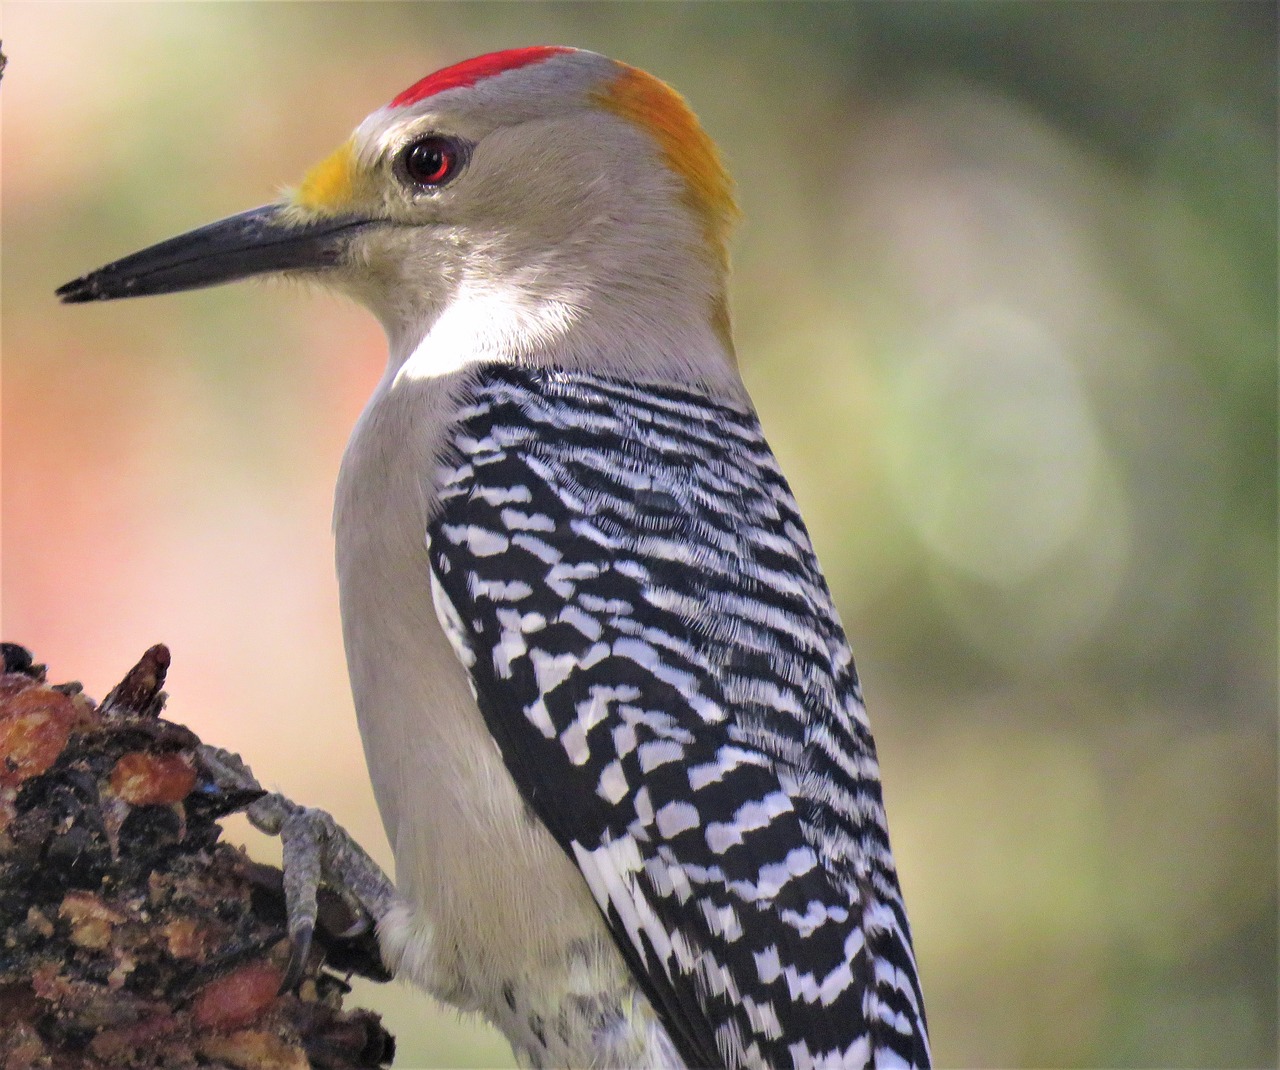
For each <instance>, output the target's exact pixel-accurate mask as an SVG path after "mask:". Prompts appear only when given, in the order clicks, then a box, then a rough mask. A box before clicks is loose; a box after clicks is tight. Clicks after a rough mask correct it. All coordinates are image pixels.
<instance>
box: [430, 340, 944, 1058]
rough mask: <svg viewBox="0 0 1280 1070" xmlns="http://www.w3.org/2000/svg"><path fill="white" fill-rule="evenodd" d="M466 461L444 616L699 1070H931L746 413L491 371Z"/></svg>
mask: <svg viewBox="0 0 1280 1070" xmlns="http://www.w3.org/2000/svg"><path fill="white" fill-rule="evenodd" d="M452 443H453V446H454V448H455V454H454V456H453V457H452V459H451V460H450V462H449V463H448V464H446V466H445V470H444V472H443V474H442V489H441V497H440V511H439V512H438V514H437V515H436V517H435V519H434V520H433V521H432V523H431V525H430V528H429V532H428V541H429V550H430V560H431V566H432V577H431V579H432V584H433V591H434V594H435V598H436V605H437V609H438V611H439V613H440V615H441V618H442V620H443V621H444V623H445V627H446V630H447V631H448V632H449V634H450V638H451V640H452V642H453V644H454V646H455V649H457V651H458V653H459V656H460V657H461V658H462V660H463V662H464V663H465V664H466V665H467V668H468V670H469V671H470V674H471V679H472V682H473V685H474V688H475V692H476V696H477V699H478V702H479V706H480V709H481V711H482V712H483V714H484V717H485V720H486V722H487V724H488V726H489V729H490V730H491V731H492V733H493V735H494V737H495V739H496V740H497V742H498V744H499V746H500V748H501V750H502V754H503V758H504V759H505V761H506V765H507V767H508V768H509V770H510V772H511V775H512V776H513V777H514V778H515V781H516V783H517V785H518V786H519V789H520V791H521V793H522V795H523V797H524V798H525V800H526V801H527V802H528V803H529V805H530V807H531V808H532V809H533V811H534V812H535V813H536V814H537V815H538V817H539V818H540V819H541V820H542V821H543V822H544V823H545V824H546V826H547V828H548V829H549V830H550V831H551V833H552V834H553V835H554V836H555V838H556V839H557V840H558V841H559V843H560V844H561V846H562V847H563V848H564V850H565V851H566V852H567V853H568V854H569V856H570V857H571V858H572V859H573V860H574V861H575V862H576V863H577V865H578V866H579V868H580V869H581V870H582V872H583V875H584V876H585V877H586V880H587V882H588V884H589V886H590V888H591V891H592V893H593V895H594V896H595V899H596V901H597V903H598V904H599V905H600V908H601V910H602V911H603V912H604V915H605V917H606V920H607V922H608V925H609V928H610V930H611V931H612V934H613V937H614V939H615V941H616V943H617V945H618V947H619V948H620V950H621V951H622V954H623V956H624V957H625V959H626V960H627V962H628V964H629V966H630V968H631V970H632V972H633V974H634V975H635V978H636V980H637V982H638V984H639V986H640V987H641V988H642V990H643V991H644V992H645V993H646V995H647V996H648V997H649V999H650V1001H651V1003H652V1005H653V1007H654V1009H655V1011H656V1012H657V1014H658V1015H659V1017H660V1018H661V1020H662V1022H663V1024H664V1025H665V1027H666V1028H667V1031H668V1032H669V1034H670V1036H671V1038H672V1040H673V1042H674V1043H675V1045H676V1047H677V1048H678V1049H679V1051H680V1053H681V1055H682V1057H683V1058H684V1059H685V1061H686V1062H687V1064H688V1065H689V1066H690V1067H710V1066H730V1067H737V1066H761V1067H763V1066H769V1067H787V1066H794V1067H810V1066H812V1067H835V1066H839V1067H852V1066H869V1065H881V1066H885V1065H902V1064H914V1065H927V1063H928V1061H929V1048H928V1040H927V1034H926V1025H925V1013H924V1002H923V997H922V995H921V990H920V984H919V980H918V976H917V971H916V964H915V958H914V955H913V952H912V947H911V936H910V929H909V927H908V923H907V915H906V910H905V908H904V906H903V902H902V895H901V892H900V890H899V887H898V881H897V875H896V872H895V869H894V863H893V858H892V855H891V854H890V850H889V838H888V831H887V828H886V824H885V816H884V810H883V807H882V803H881V793H880V782H879V775H878V766H877V763H876V756H875V745H874V743H873V741H872V738H871V732H870V729H869V728H868V725H867V720H866V715H865V712H864V710H863V705H862V700H861V695H860V692H859V686H858V678H857V674H856V672H855V669H854V665H853V657H852V654H851V653H850V650H849V645H848V642H847V640H846V639H845V636H844V632H843V630H842V628H841V626H840V623H839V620H838V618H837V615H836V611H835V608H834V606H833V605H832V602H831V596H830V593H829V592H828V590H827V586H826V583H825V581H824V580H823V577H822V574H821V572H820V571H819V568H818V563H817V561H816V559H815V557H814V553H813V549H812V547H811V546H810V543H809V539H808V536H807V534H806V532H805V528H804V524H803V523H802V521H801V519H800V515H799V512H798V510H797V507H796V504H795V501H794V500H793V498H792V496H791V492H790V490H789V489H788V487H787V483H786V480H785V479H784V478H783V476H782V473H781V472H780V471H779V469H778V466H777V462H776V461H775V459H774V457H773V454H772V453H771V451H770V449H769V446H768V444H767V443H766V442H765V440H764V437H763V435H762V433H761V430H760V426H759V423H758V421H757V419H756V417H755V414H754V413H753V412H751V411H750V410H749V409H747V408H739V407H735V406H732V405H728V404H725V403H723V402H718V401H712V400H710V399H709V398H708V397H706V396H705V395H703V394H700V393H696V392H692V391H689V390H682V389H676V388H672V387H669V386H653V385H635V384H632V383H626V382H623V381H621V380H617V379H610V378H604V377H597V376H590V375H585V374H582V373H576V372H575V373H568V372H560V371H548V370H533V369H527V368H520V367H515V366H511V365H499V364H494V365H486V366H485V367H484V368H483V369H481V371H480V373H479V374H478V376H477V378H476V380H475V382H474V386H473V389H472V393H471V395H470V396H469V397H468V399H467V404H466V405H465V406H464V408H463V410H462V412H461V414H460V416H459V419H458V423H457V425H456V427H455V430H454V433H453V436H452Z"/></svg>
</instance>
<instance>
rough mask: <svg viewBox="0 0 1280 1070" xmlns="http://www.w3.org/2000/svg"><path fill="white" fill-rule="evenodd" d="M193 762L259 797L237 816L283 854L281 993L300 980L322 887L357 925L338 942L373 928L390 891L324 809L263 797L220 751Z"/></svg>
mask: <svg viewBox="0 0 1280 1070" xmlns="http://www.w3.org/2000/svg"><path fill="white" fill-rule="evenodd" d="M200 762H201V764H202V765H203V766H204V769H205V772H206V773H207V774H208V776H209V777H210V778H211V779H212V780H213V781H214V783H216V784H217V785H218V787H220V788H222V789H223V790H224V791H247V792H259V791H262V792H264V794H263V795H262V796H261V798H259V799H257V800H256V801H254V802H253V803H251V804H250V805H249V806H247V807H246V808H245V810H244V814H245V816H246V817H247V818H248V819H249V823H250V824H252V825H253V826H254V828H256V829H258V830H259V831H261V832H265V833H266V834H267V835H268V836H279V837H280V842H281V845H282V849H283V855H284V858H283V863H282V867H281V868H282V869H283V871H284V898H285V909H286V913H287V917H288V931H289V941H290V943H291V944H292V951H291V953H290V956H289V968H288V969H287V970H286V971H285V978H284V981H283V982H282V983H281V986H280V990H281V991H282V992H284V991H289V990H291V989H293V988H294V987H295V986H296V985H297V984H298V982H299V981H300V980H301V978H302V975H303V970H304V968H305V966H306V962H307V955H308V953H309V952H310V950H311V941H312V937H313V936H314V934H315V928H316V918H317V915H318V912H319V907H318V898H317V897H318V894H319V891H320V887H321V885H322V884H323V885H326V886H328V887H330V888H332V889H333V890H334V891H336V892H337V893H338V894H339V895H340V896H341V897H342V898H343V900H345V901H346V903H347V906H348V907H349V908H350V911H351V914H352V916H353V917H355V918H356V919H357V920H356V921H355V923H354V924H353V925H352V926H351V928H350V929H349V930H348V931H346V932H345V933H342V934H340V935H341V936H342V937H354V936H358V935H360V934H361V933H362V932H364V931H365V930H366V929H367V928H368V927H369V925H370V923H371V922H372V923H373V924H375V925H376V924H377V923H378V922H380V921H381V920H382V919H383V918H384V917H385V916H386V915H387V913H388V911H390V910H391V908H392V906H393V905H394V904H395V902H396V892H395V885H394V884H392V883H391V879H390V878H389V877H388V876H387V875H386V874H385V873H384V872H383V871H382V868H381V867H380V866H379V865H378V863H377V862H375V861H374V860H373V859H372V858H370V857H369V854H368V853H367V852H366V851H365V849H364V848H363V847H361V846H360V845H359V844H358V843H356V841H355V840H354V839H352V837H351V834H350V833H348V832H347V831H346V830H345V829H344V828H342V826H341V825H339V824H338V823H337V822H336V821H335V820H334V819H333V818H332V817H331V816H330V815H329V814H328V813H326V812H325V811H324V810H317V809H315V808H314V807H310V806H299V805H298V804H297V803H295V802H293V801H291V800H289V799H287V798H285V797H284V796H283V795H280V794H279V793H277V792H266V791H265V789H263V787H262V785H261V784H259V783H258V781H257V778H256V777H254V775H253V773H252V772H251V771H250V769H249V767H248V766H247V765H246V764H245V762H244V760H243V759H242V758H241V757H240V756H239V755H237V754H232V753H231V752H230V751H225V750H223V749H221V748H220V747H210V746H202V747H201V748H200Z"/></svg>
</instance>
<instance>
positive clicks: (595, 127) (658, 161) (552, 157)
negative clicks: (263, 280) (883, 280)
mask: <svg viewBox="0 0 1280 1070" xmlns="http://www.w3.org/2000/svg"><path fill="white" fill-rule="evenodd" d="M735 215H736V209H735V206H734V203H733V197H732V189H731V182H730V179H729V177H728V175H727V174H726V172H725V170H724V167H723V166H722V164H721V162H720V158H719V155H718V153H717V152H716V149H715V146H714V145H713V143H712V142H711V140H710V138H709V137H708V136H707V135H706V133H705V132H704V131H703V129H702V127H701V126H700V125H699V123H698V121H697V119H696V118H695V117H694V115H693V113H692V112H691V111H690V110H689V108H688V106H687V105H686V104H685V102H684V100H683V99H682V98H681V97H680V96H679V94H677V93H676V92H675V91H674V90H672V89H670V88H669V87H668V86H666V85H665V84H663V83H662V82H660V81H659V80H658V79H656V78H654V77H652V76H651V75H648V74H646V73H644V72H643V71H640V70H637V69H636V68H633V67H629V66H626V65H624V64H621V63H618V62H616V61H614V60H611V59H608V58H607V57H605V56H601V55H597V54H595V53H592V52H585V51H580V50H576V49H569V48H556V47H536V48H521V49H513V50H511V51H506V52H497V53H493V54H491V55H486V56H480V57H478V58H476V59H472V60H468V61H466V62H464V63H460V64H457V65H456V66H453V67H448V68H446V69H444V70H442V71H438V72H436V73H435V74H432V75H429V76H428V77H426V78H424V79H422V80H421V81H419V82H417V83H415V84H414V85H412V86H410V87H409V88H408V89H406V90H405V91H404V92H402V93H400V94H399V95H398V96H397V97H395V98H394V99H393V100H392V101H391V102H390V103H389V104H388V105H386V106H385V107H382V108H379V109H378V110H377V111H375V112H373V114H371V115H370V116H369V117H368V118H367V119H365V121H364V122H363V123H361V124H360V126H359V127H358V128H357V129H356V131H355V132H354V133H353V134H352V135H351V137H350V138H349V139H348V140H347V141H346V142H344V143H343V144H342V145H341V146H340V147H339V148H338V149H337V150H336V151H335V152H333V153H332V154H331V155H330V156H328V157H327V158H326V159H324V160H323V161H321V162H320V163H318V164H316V165H315V166H314V167H313V168H312V169H311V170H310V171H309V172H308V173H307V174H306V176H305V177H304V179H303V180H302V182H301V184H300V185H299V186H298V187H297V188H296V189H294V190H291V191H289V192H288V193H286V194H285V196H284V197H283V198H282V199H281V200H280V201H279V202H277V203H274V204H270V205H267V206H265V207H262V208H258V209H254V210H252V211H249V212H245V213H242V214H240V215H236V216H232V217H230V218H228V219H224V220H222V221H220V222H217V223H213V224H211V225H209V226H206V227H202V228H200V229H198V230H194V231H191V232H189V233H187V234H184V235H181V236H179V237H176V238H172V239H170V240H168V241H165V242H161V243H160V244H158V245H154V246H151V247H150V248H148V249H144V250H142V251H140V252H137V253H134V254H132V255H131V256H127V257H125V258H123V259H121V260H119V261H116V262H115V263H112V264H109V265H107V266H106V267H103V268H101V269H99V270H98V271H95V272H92V273H91V274H89V275H86V276H84V277H83V278H81V279H78V280H76V281H75V282H72V283H69V284H67V285H66V286H64V287H62V289H60V290H59V291H58V293H59V296H60V297H61V298H62V299H63V300H64V301H69V302H79V301H92V300H106V299H111V298H118V297H132V296H140V295H144V294H157V293H168V292H174V291H178V290H186V289H194V288H196V287H201V286H209V285H213V284H216V283H222V282H230V281H232V280H235V279H240V278H245V277H248V276H251V275H268V274H280V275H290V276H295V277H304V278H314V279H316V280H318V281H321V282H324V283H327V284H330V285H332V286H334V287H335V288H338V289H340V290H343V291H345V292H347V293H349V294H350V295H352V296H353V297H355V298H356V299H357V300H359V301H360V302H362V303H363V304H365V305H367V306H368V307H369V308H370V309H371V310H372V311H373V312H374V313H375V314H376V315H377V316H378V317H379V318H380V319H381V321H382V323H383V325H384V326H385V328H386V330H387V332H388V335H389V336H390V338H391V341H392V350H393V355H394V354H395V353H396V351H397V350H398V351H399V352H400V359H401V360H402V361H403V360H404V359H406V358H407V357H409V356H410V355H412V354H413V353H414V352H415V351H417V350H419V349H421V348H422V346H423V344H424V341H426V340H429V341H430V346H429V348H430V349H431V350H432V352H433V353H434V354H436V357H435V359H436V360H437V362H443V364H452V365H453V366H457V362H465V361H466V360H470V359H475V358H476V357H478V356H485V355H504V356H506V357H508V358H514V359H522V358H528V359H533V360H538V359H555V358H563V359H565V360H568V361H570V362H571V363H573V362H577V360H578V358H579V357H581V358H582V359H583V360H586V359H588V358H587V357H586V356H585V353H586V351H587V350H590V349H595V350H596V351H597V352H598V348H597V347H598V346H599V345H600V344H602V339H603V338H610V339H613V340H614V343H615V344H617V343H619V342H621V343H622V344H623V345H624V347H625V346H628V345H639V344H640V340H643V341H644V345H645V346H647V347H648V348H649V349H651V350H655V351H661V350H666V349H672V350H676V349H679V348H680V347H681V346H688V345H691V344H692V345H701V346H705V345H707V344H709V343H708V337H710V339H711V340H712V343H711V344H715V345H718V346H720V348H721V349H722V350H723V352H724V354H725V355H726V356H728V357H730V358H731V354H732V344H731V342H730V338H729V325H728V313H727V309H726V303H725V275H726V269H727V253H726V242H727V238H728V233H729V230H730V229H731V226H732V223H733V221H734V218H735ZM695 334H697V335H698V338H697V340H693V335H695ZM624 359H625V358H624ZM637 359H640V360H643V359H644V358H643V357H641V358H637ZM439 370H447V368H445V367H443V366H442V367H441V368H440V369H439Z"/></svg>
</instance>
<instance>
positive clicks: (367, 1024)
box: [0, 644, 394, 1070]
mask: <svg viewBox="0 0 1280 1070" xmlns="http://www.w3.org/2000/svg"><path fill="white" fill-rule="evenodd" d="M2 651H3V658H4V664H3V670H4V673H3V675H0V1070H28V1068H37V1067H48V1068H51V1070H62V1068H70V1067H76V1068H96V1067H104V1068H105V1067H112V1068H125V1067H196V1066H199V1067H227V1068H236V1070H250V1068H255V1070H266V1068H272V1070H276V1068H280V1070H283V1068H290V1070H295V1068H296V1070H303V1068H306V1067H321V1068H334V1070H336V1068H353V1070H354V1068H357V1067H361V1068H363V1067H379V1066H384V1065H386V1064H387V1063H389V1061H390V1059H391V1056H392V1052H393V1050H394V1042H393V1040H392V1038H391V1036H390V1035H389V1034H388V1033H387V1032H386V1030H384V1029H383V1028H382V1025H381V1022H380V1021H379V1019H378V1016H377V1015H375V1014H373V1013H372V1012H369V1011H363V1010H352V1011H344V1010H343V1009H342V999H343V996H344V995H345V994H346V992H347V991H349V986H348V985H347V983H346V981H345V979H344V976H343V975H344V974H345V975H347V976H349V975H350V974H351V973H352V972H357V973H361V974H364V975H366V976H371V977H374V978H375V979H378V980H386V979H387V977H386V974H385V972H384V971H383V969H382V965H381V962H380V961H379V959H378V954H377V947H376V943H375V941H374V939H373V937H372V934H371V933H370V932H368V931H366V932H365V933H364V934H363V935H362V936H360V937H357V938H354V939H343V938H342V937H340V936H335V935H334V934H340V933H344V932H347V931H349V930H350V929H351V928H352V926H353V922H354V921H355V920H356V919H354V918H353V917H352V916H351V914H350V913H349V910H348V908H347V907H346V905H345V903H344V902H343V900H342V899H341V898H339V897H338V896H336V895H334V896H331V897H328V898H325V897H322V903H321V916H320V924H319V926H318V929H317V933H316V939H315V941H314V943H313V945H312V950H311V952H310V954H309V956H308V959H307V963H306V968H305V970H304V972H303V976H302V980H301V981H300V983H299V984H298V985H297V986H296V987H295V988H294V989H293V990H292V991H289V992H284V993H281V992H280V991H279V988H280V985H281V982H282V980H283V978H284V976H285V969H286V965H287V963H288V958H289V950H290V945H289V942H288V940H287V939H286V938H285V917H284V905H283V904H284V899H283V893H282V890H281V874H280V871H279V870H278V869H276V868H275V867H272V866H264V865H261V864H258V863H255V862H252V861H251V860H250V859H249V858H248V857H247V855H246V854H245V853H244V851H243V850H242V849H240V848H238V847H233V846H231V845H229V844H226V843H222V842H220V840H219V836H220V834H221V829H220V827H219V825H218V819H219V818H220V817H222V816H224V815H226V814H228V813H232V812H234V811H236V810H238V809H241V808H243V807H244V806H246V805H248V804H249V803H251V802H253V801H254V800H255V799H256V798H258V796H259V794H260V793H257V792H227V791H224V790H222V789H220V788H218V787H217V786H216V785H215V784H214V783H213V782H212V781H211V780H210V779H209V778H208V777H207V776H205V775H204V774H203V772H202V770H201V768H200V765H199V761H198V758H197V753H198V748H199V746H200V741H199V740H198V739H197V738H196V736H195V735H194V734H193V733H192V732H191V731H189V730H188V729H186V728H184V727H183V726H181V725H178V724H174V723H173V722H171V721H166V720H164V719H162V718H161V717H160V712H161V710H162V709H163V707H164V701H165V695H164V693H163V692H162V691H161V687H162V686H163V684H164V676H165V671H166V669H167V668H168V665H169V652H168V650H166V649H165V648H164V647H163V646H156V647H152V648H151V649H150V650H148V651H147V652H146V654H144V655H143V657H142V660H141V661H139V662H138V664H137V665H136V666H134V668H133V669H131V670H130V671H129V673H128V675H127V676H126V677H125V678H124V680H123V681H121V683H120V684H119V685H118V686H117V687H116V688H115V689H114V690H113V691H112V692H111V693H110V694H109V695H108V696H107V697H106V698H105V699H104V700H103V701H102V702H101V703H100V704H95V703H94V702H93V701H92V700H91V699H89V698H88V697H87V696H86V695H85V694H84V693H83V692H82V691H81V689H80V687H79V685H78V684H63V685H57V686H49V685H48V684H47V683H46V682H45V671H44V667H43V666H40V665H35V664H33V662H32V658H31V655H30V654H28V653H27V651H26V650H24V649H23V648H22V647H19V646H15V645H13V644H4V645H3V648H2Z"/></svg>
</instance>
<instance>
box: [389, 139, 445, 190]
mask: <svg viewBox="0 0 1280 1070" xmlns="http://www.w3.org/2000/svg"><path fill="white" fill-rule="evenodd" d="M458 158H459V153H458V146H457V145H456V144H454V142H453V141H451V140H450V139H449V138H447V137H439V136H437V135H435V134H432V135H430V136H428V137H423V138H419V139H418V140H417V141H415V142H413V144H411V145H410V146H409V147H408V148H406V149H405V150H404V156H403V159H404V170H405V174H407V175H408V176H409V180H410V181H411V182H413V183H414V184H415V185H418V186H439V185H443V184H444V183H445V182H448V181H449V179H451V178H452V177H453V174H454V172H455V171H456V170H457V169H458Z"/></svg>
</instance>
